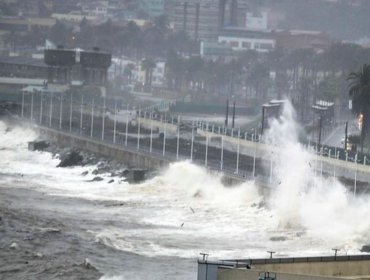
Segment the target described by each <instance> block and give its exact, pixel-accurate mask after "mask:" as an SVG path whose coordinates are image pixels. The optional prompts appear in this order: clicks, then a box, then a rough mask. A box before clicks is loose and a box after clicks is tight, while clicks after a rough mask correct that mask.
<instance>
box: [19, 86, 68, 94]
mask: <svg viewBox="0 0 370 280" xmlns="http://www.w3.org/2000/svg"><path fill="white" fill-rule="evenodd" d="M68 89H69V86H68V85H58V84H48V85H47V86H46V87H44V85H42V86H39V85H37V86H34V85H29V86H26V87H24V88H22V91H23V92H43V93H48V92H53V93H62V92H66V91H67V90H68Z"/></svg>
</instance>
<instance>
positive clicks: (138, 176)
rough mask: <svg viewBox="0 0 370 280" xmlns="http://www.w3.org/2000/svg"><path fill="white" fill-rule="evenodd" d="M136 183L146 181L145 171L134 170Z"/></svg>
mask: <svg viewBox="0 0 370 280" xmlns="http://www.w3.org/2000/svg"><path fill="white" fill-rule="evenodd" d="M132 173H133V180H134V182H141V181H143V180H144V179H145V173H146V170H145V169H132Z"/></svg>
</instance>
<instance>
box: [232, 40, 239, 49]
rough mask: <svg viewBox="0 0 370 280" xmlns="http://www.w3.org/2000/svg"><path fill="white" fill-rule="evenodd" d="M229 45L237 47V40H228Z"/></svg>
mask: <svg viewBox="0 0 370 280" xmlns="http://www.w3.org/2000/svg"><path fill="white" fill-rule="evenodd" d="M230 46H231V47H234V48H238V47H239V42H237V41H230Z"/></svg>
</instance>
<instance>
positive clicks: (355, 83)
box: [347, 64, 370, 153]
mask: <svg viewBox="0 0 370 280" xmlns="http://www.w3.org/2000/svg"><path fill="white" fill-rule="evenodd" d="M347 81H349V96H350V97H351V98H352V112H353V113H355V114H356V115H362V129H361V153H362V151H363V145H364V139H365V138H366V136H367V134H368V130H369V128H370V125H369V122H370V65H368V64H364V65H363V66H362V69H361V70H360V71H358V72H352V73H350V74H349V75H348V77H347Z"/></svg>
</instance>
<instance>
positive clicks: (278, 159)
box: [266, 101, 370, 248]
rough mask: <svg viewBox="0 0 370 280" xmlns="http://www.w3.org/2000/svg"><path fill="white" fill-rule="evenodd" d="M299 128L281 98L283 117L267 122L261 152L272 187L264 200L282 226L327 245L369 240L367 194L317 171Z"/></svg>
mask: <svg viewBox="0 0 370 280" xmlns="http://www.w3.org/2000/svg"><path fill="white" fill-rule="evenodd" d="M299 133H300V128H299V126H298V124H297V123H296V122H295V112H294V109H293V107H292V106H291V104H290V103H289V102H288V101H286V102H285V103H284V108H283V112H282V116H281V117H280V118H279V119H278V120H273V121H272V122H271V128H270V129H269V131H268V133H267V135H266V141H267V143H269V144H270V145H272V146H273V147H275V148H274V149H273V150H272V152H270V153H269V154H267V155H266V157H267V158H270V157H272V162H273V166H274V168H273V173H272V174H273V180H272V183H273V191H272V194H271V196H270V199H269V205H270V207H271V210H272V212H273V213H275V214H276V216H277V217H278V219H279V224H280V226H281V227H285V228H291V227H293V228H303V229H305V230H306V231H307V233H308V234H309V235H311V236H312V237H314V238H319V239H322V240H325V241H326V242H327V243H328V246H342V247H345V248H354V247H356V246H357V247H358V246H361V245H363V244H364V243H366V242H368V241H369V234H368V232H369V230H370V219H368V217H369V215H370V206H369V205H370V199H369V197H368V196H363V197H360V198H357V199H354V198H353V195H352V193H349V192H348V191H347V189H346V188H345V187H344V186H343V185H342V184H340V183H339V182H338V181H337V180H335V179H334V178H327V177H324V176H322V175H321V173H320V172H317V169H319V164H318V159H317V158H315V156H314V155H313V154H311V153H309V152H307V151H306V150H305V149H304V147H303V146H302V145H301V144H299V143H298V135H299Z"/></svg>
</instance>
